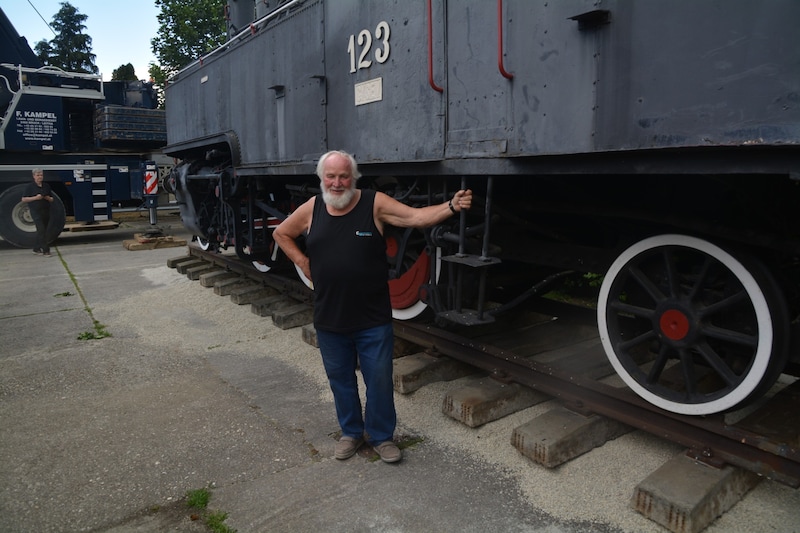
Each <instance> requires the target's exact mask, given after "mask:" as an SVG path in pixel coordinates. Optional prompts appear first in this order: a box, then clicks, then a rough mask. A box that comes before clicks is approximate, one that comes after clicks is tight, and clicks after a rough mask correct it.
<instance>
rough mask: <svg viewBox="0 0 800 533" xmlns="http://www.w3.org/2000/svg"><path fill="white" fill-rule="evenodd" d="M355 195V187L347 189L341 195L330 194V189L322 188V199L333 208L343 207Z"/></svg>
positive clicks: (348, 203)
mask: <svg viewBox="0 0 800 533" xmlns="http://www.w3.org/2000/svg"><path fill="white" fill-rule="evenodd" d="M355 195H356V189H355V187H354V188H352V189H347V190H346V191H344V192H343V193H342V194H341V195H336V196H334V195H333V194H331V192H330V189H326V188H324V187H323V188H322V200H323V201H324V202H325V203H326V204H327V205H329V206H331V207H333V208H334V209H344V208H345V207H347V206H348V205H350V202H351V201H353V196H355Z"/></svg>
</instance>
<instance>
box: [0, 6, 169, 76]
mask: <svg viewBox="0 0 800 533" xmlns="http://www.w3.org/2000/svg"><path fill="white" fill-rule="evenodd" d="M63 1H64V0H0V8H1V9H2V10H3V12H5V14H6V16H7V17H8V18H9V20H11V23H12V24H13V25H14V28H16V30H17V33H19V34H20V35H21V36H23V37H25V38H26V39H27V40H28V44H29V45H30V47H31V49H33V48H34V47H35V46H36V43H37V42H39V41H41V40H43V39H44V40H47V41H49V40H51V39H52V38H53V37H54V34H53V32H52V31H51V30H50V28H49V27H48V24H49V23H50V22H52V21H53V16H54V15H55V14H56V13H58V10H59V9H61V2H63ZM69 3H70V4H71V5H72V6H74V7H75V8H76V9H77V10H78V12H79V13H80V14H82V15H86V16H87V17H88V18H87V19H86V21H85V22H84V24H85V25H86V29H85V30H84V33H86V34H87V35H89V36H90V37H91V38H92V53H93V54H95V56H97V57H95V65H97V68H98V69H100V74H102V75H103V80H110V79H111V73H112V72H113V71H114V70H115V69H117V68H119V67H120V66H121V65H125V64H127V63H131V64H132V65H133V68H134V70H135V71H136V76H137V77H138V78H139V79H148V78H149V74H148V68H149V64H150V63H151V62H155V60H156V59H155V56H154V55H153V52H152V51H151V47H150V39H152V38H153V37H155V36H156V33H157V31H158V20H157V18H156V17H157V15H158V9H156V6H155V2H154V1H153V0H128V1H126V2H119V1H118V0H69ZM37 11H38V13H37ZM40 14H41V17H40V16H39V15H40ZM42 18H44V20H42ZM45 21H46V22H45Z"/></svg>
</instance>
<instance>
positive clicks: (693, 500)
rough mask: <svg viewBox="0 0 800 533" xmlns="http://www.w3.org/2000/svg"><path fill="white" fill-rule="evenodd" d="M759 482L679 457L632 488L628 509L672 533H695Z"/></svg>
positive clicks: (748, 475) (741, 473) (730, 469)
mask: <svg viewBox="0 0 800 533" xmlns="http://www.w3.org/2000/svg"><path fill="white" fill-rule="evenodd" d="M760 480H761V478H760V477H759V476H758V475H757V474H755V473H753V472H749V471H747V470H742V469H741V468H737V467H733V466H730V465H728V466H725V467H723V468H714V467H711V466H708V465H706V464H703V463H700V462H697V461H695V460H694V459H692V458H690V457H688V456H686V455H685V454H681V455H678V456H675V457H673V458H672V459H670V460H669V461H668V462H666V463H665V464H664V465H663V466H661V468H659V469H658V470H656V471H655V472H653V473H652V474H650V475H649V476H648V477H647V478H646V479H645V480H644V481H642V482H641V483H639V485H637V486H636V489H635V490H634V493H633V497H632V498H631V507H633V508H634V509H636V510H637V511H638V512H640V513H641V514H643V515H644V516H646V517H647V518H649V519H650V520H652V521H654V522H656V523H658V524H661V525H662V526H664V527H666V528H667V529H669V530H670V531H673V532H675V533H698V532H699V531H702V530H703V529H705V528H706V527H707V526H708V525H709V524H711V522H713V521H714V520H716V519H717V517H719V516H721V515H722V514H723V513H725V512H726V511H727V510H728V509H730V508H731V507H733V506H734V505H735V504H736V503H737V502H738V501H739V500H741V499H742V497H743V496H744V495H745V494H746V493H747V492H748V491H749V490H750V489H752V488H753V487H755V486H756V485H757V484H758V482H759V481H760Z"/></svg>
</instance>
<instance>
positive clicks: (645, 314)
mask: <svg viewBox="0 0 800 533" xmlns="http://www.w3.org/2000/svg"><path fill="white" fill-rule="evenodd" d="M608 306H609V307H610V308H611V309H613V310H614V311H616V312H617V313H618V314H628V315H633V316H635V317H637V318H646V319H648V320H651V319H652V318H653V315H654V314H655V310H654V309H647V308H645V307H640V306H638V305H631V304H628V303H625V302H620V301H619V300H614V301H613V302H609V304H608Z"/></svg>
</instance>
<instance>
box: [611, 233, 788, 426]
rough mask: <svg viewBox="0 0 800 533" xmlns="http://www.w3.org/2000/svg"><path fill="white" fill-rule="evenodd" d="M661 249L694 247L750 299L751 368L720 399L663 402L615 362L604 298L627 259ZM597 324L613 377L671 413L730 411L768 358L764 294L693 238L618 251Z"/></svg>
mask: <svg viewBox="0 0 800 533" xmlns="http://www.w3.org/2000/svg"><path fill="white" fill-rule="evenodd" d="M663 246H683V247H688V248H694V249H696V250H700V251H702V252H704V253H706V254H708V255H710V256H711V257H713V258H715V259H716V260H717V261H719V262H720V263H722V264H723V265H724V266H725V267H726V268H728V269H729V270H730V271H731V272H732V273H733V274H734V276H736V278H737V279H738V280H739V282H740V283H741V284H742V286H743V287H744V289H745V290H746V292H747V295H748V297H749V298H750V302H751V303H752V305H753V308H754V310H755V314H756V320H757V323H758V344H757V347H756V353H755V356H754V359H753V364H752V365H751V368H750V370H749V371H748V373H747V376H746V377H745V379H743V380H742V382H741V383H740V384H739V385H737V386H736V387H735V388H733V389H732V390H731V391H730V392H729V393H728V394H726V395H725V396H723V397H722V398H717V399H715V400H711V401H708V402H703V403H692V404H685V403H679V402H674V401H671V400H667V399H665V398H662V397H661V396H658V395H656V394H654V393H653V392H651V391H649V390H648V389H646V388H645V387H643V386H642V385H640V384H639V382H637V381H636V380H635V379H634V378H633V377H632V376H631V375H630V374H628V372H627V370H626V369H625V368H624V366H623V365H622V362H621V361H620V360H619V359H618V357H617V354H616V352H615V350H614V347H613V344H612V341H611V339H610V338H609V334H608V322H607V318H606V316H607V309H608V305H607V304H608V296H609V292H610V289H611V285H612V284H613V282H614V280H615V279H617V276H619V274H620V272H621V271H622V270H623V268H625V266H626V265H627V264H628V262H629V261H630V260H631V259H633V258H634V257H636V256H637V255H639V254H640V253H642V252H645V251H647V250H650V249H652V248H658V247H663ZM597 324H598V329H599V331H600V340H601V341H602V343H603V348H604V349H605V352H606V356H607V357H608V360H609V362H610V363H611V365H612V366H613V367H614V370H615V371H616V372H617V375H619V377H620V378H622V380H623V381H624V382H625V384H626V385H628V387H630V388H631V389H632V390H633V391H634V392H636V394H638V395H639V396H641V397H642V398H644V399H645V400H647V401H648V402H650V403H652V404H653V405H656V406H657V407H660V408H662V409H665V410H667V411H671V412H674V413H680V414H686V415H707V414H713V413H718V412H721V411H725V410H727V409H730V408H732V407H734V406H736V405H737V404H739V403H740V402H742V401H743V400H744V399H745V398H747V397H748V396H749V395H750V393H752V392H753V391H754V390H755V389H756V388H757V387H758V386H759V384H760V383H761V380H762V378H763V377H764V375H765V373H766V372H767V370H768V368H769V363H770V357H771V353H772V338H773V329H772V320H771V314H770V310H769V306H768V304H767V300H766V297H765V296H764V293H763V292H762V291H761V288H760V287H759V285H758V283H757V282H756V280H755V278H753V276H752V274H750V272H749V271H748V270H747V269H746V268H745V267H744V265H742V264H741V263H740V262H739V261H738V260H737V259H736V258H734V257H733V256H732V255H730V254H729V253H728V252H726V251H725V250H723V249H721V248H719V247H718V246H715V245H713V244H711V243H710V242H708V241H704V240H702V239H697V238H695V237H689V236H686V235H658V236H655V237H650V238H648V239H644V240H642V241H639V242H638V243H636V244H634V245H633V246H631V247H630V248H628V249H627V250H625V251H624V252H622V254H620V256H619V257H617V259H616V260H615V261H614V263H613V264H612V265H611V267H610V268H609V269H608V272H607V273H606V275H605V278H604V280H603V284H602V286H601V287H600V294H599V298H598V303H597Z"/></svg>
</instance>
